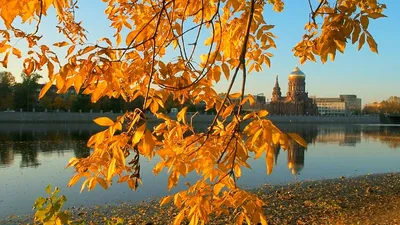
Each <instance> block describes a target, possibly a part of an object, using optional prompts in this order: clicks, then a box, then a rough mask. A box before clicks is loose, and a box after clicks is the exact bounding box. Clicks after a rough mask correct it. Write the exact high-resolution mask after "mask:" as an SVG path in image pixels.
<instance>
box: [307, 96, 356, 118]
mask: <svg viewBox="0 0 400 225" xmlns="http://www.w3.org/2000/svg"><path fill="white" fill-rule="evenodd" d="M312 98H313V99H314V102H315V104H316V105H317V107H318V114H320V115H341V116H345V115H350V114H358V113H360V112H361V99H360V98H357V95H340V96H339V98H317V97H315V96H312Z"/></svg>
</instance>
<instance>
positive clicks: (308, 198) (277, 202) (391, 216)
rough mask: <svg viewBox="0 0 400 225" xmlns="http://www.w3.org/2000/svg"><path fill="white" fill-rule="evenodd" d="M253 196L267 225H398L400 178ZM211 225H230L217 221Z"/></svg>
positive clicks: (132, 218) (151, 219)
mask: <svg viewBox="0 0 400 225" xmlns="http://www.w3.org/2000/svg"><path fill="white" fill-rule="evenodd" d="M252 192H255V193H257V194H258V195H259V196H260V197H261V198H262V199H263V200H264V201H265V202H266V203H267V206H265V207H264V212H265V215H266V216H267V218H268V222H269V224H300V225H302V224H400V173H388V174H376V175H365V176H360V177H351V178H346V177H341V178H337V179H331V180H321V181H302V182H298V183H293V184H288V185H278V186H277V185H264V186H262V187H260V188H257V189H254V190H252ZM67 197H68V196H67ZM68 210H69V212H71V213H72V214H73V217H74V218H75V219H77V220H85V221H92V224H103V223H104V222H103V221H104V220H103V218H104V217H107V218H112V217H121V218H124V220H125V222H126V224H147V225H150V224H168V221H170V220H171V218H173V216H174V215H176V210H175V209H174V208H173V207H160V206H159V205H158V201H149V202H142V203H141V204H129V203H122V204H119V205H101V206H95V207H90V208H71V209H68ZM31 217H32V216H22V217H12V218H8V219H7V220H3V221H2V220H0V224H27V222H29V219H30V218H31ZM30 221H32V220H30ZM86 224H90V223H86ZM211 224H232V223H231V221H230V220H229V218H216V219H214V220H213V222H212V223H211Z"/></svg>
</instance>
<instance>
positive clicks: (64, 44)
mask: <svg viewBox="0 0 400 225" xmlns="http://www.w3.org/2000/svg"><path fill="white" fill-rule="evenodd" d="M53 45H54V46H56V47H64V46H67V45H69V43H68V42H66V41H61V42H56V43H54V44H53Z"/></svg>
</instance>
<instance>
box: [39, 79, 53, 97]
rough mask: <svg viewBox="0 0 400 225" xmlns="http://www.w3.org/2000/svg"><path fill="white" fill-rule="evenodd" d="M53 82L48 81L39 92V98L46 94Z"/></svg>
mask: <svg viewBox="0 0 400 225" xmlns="http://www.w3.org/2000/svg"><path fill="white" fill-rule="evenodd" d="M52 84H53V82H47V84H46V85H44V86H43V88H42V90H40V93H39V99H41V98H43V96H44V95H45V94H46V92H47V91H48V90H49V88H50V87H51V85H52Z"/></svg>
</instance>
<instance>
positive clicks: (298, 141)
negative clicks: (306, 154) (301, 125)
mask: <svg viewBox="0 0 400 225" xmlns="http://www.w3.org/2000/svg"><path fill="white" fill-rule="evenodd" d="M288 135H289V136H290V137H291V138H292V139H293V140H295V141H296V142H297V143H299V145H301V146H303V147H304V148H307V142H306V141H305V140H304V139H303V138H302V137H300V135H298V134H296V133H288Z"/></svg>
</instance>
